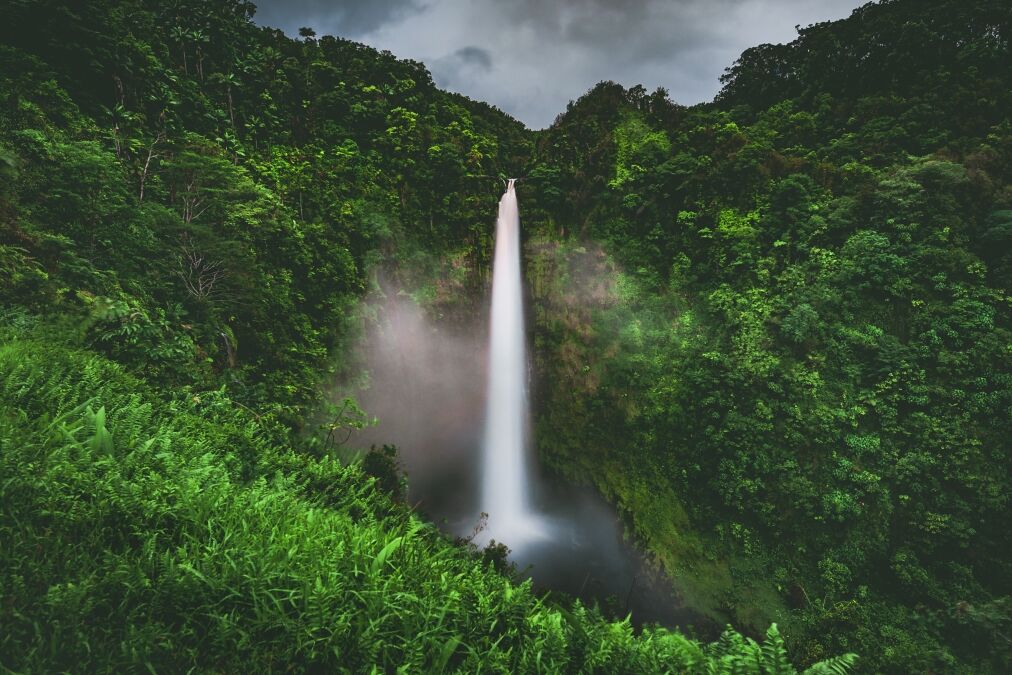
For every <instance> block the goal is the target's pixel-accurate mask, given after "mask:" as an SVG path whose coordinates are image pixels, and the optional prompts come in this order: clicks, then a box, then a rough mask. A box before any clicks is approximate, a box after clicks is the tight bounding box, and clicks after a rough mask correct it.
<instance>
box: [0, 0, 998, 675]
mask: <svg viewBox="0 0 1012 675" xmlns="http://www.w3.org/2000/svg"><path fill="white" fill-rule="evenodd" d="M254 10H255V8H254V6H253V5H252V4H251V3H248V2H244V1H241V0H213V1H211V2H206V1H197V0H168V1H164V2H155V1H154V0H80V1H78V2H66V1H65V0H2V2H0V14H2V16H3V20H2V21H0V466H2V470H0V541H2V542H3V546H0V572H2V573H0V666H2V667H3V669H4V670H7V671H12V672H46V671H100V672H122V671H140V670H150V671H155V672H161V671H166V672H175V671H187V670H189V669H197V670H199V671H208V670H212V671H223V672H253V671H261V670H268V671H274V670H278V671H280V670H297V671H305V670H318V671H325V672H329V671H345V672H370V671H374V672H381V671H382V672H442V671H447V672H451V671H452V672H455V671H459V672H477V671H479V670H486V671H489V672H629V673H644V672H706V673H709V672H761V673H789V672H795V670H796V669H804V668H810V669H811V672H814V673H842V672H848V671H849V670H851V669H852V668H853V669H856V670H857V671H858V672H937V673H941V672H965V673H983V672H1003V671H1006V670H1007V669H1008V668H1009V666H1010V644H1012V621H1010V612H1012V607H1010V604H1012V603H1010V600H1009V594H1010V583H1012V574H1010V572H1012V570H1010V569H1009V565H1010V560H1009V556H1008V551H1009V550H1012V541H1010V536H1009V531H1008V527H1007V520H1008V519H1007V513H1008V495H1009V492H1010V489H1009V487H1010V486H1009V477H1008V469H1007V465H1008V454H1009V440H1008V439H1010V438H1012V373H1010V363H1012V358H1010V357H1012V347H1010V345H1012V332H1010V302H1012V298H1010V296H1009V287H1010V281H1012V277H1010V274H1012V190H1010V188H1009V173H1010V167H1012V164H1010V159H1012V158H1010V151H1012V133H1010V122H1009V117H1008V111H1009V110H1010V109H1012V83H1010V81H1009V80H1010V77H1009V76H1010V69H1009V68H1008V63H1010V62H1012V59H1010V58H1009V57H1010V55H1009V19H1010V14H1012V9H1010V8H1009V6H1008V5H1007V3H1004V2H1000V1H999V0H975V1H973V2H956V1H954V0H920V1H917V2H915V1H914V0H883V1H882V2H878V3H871V4H868V5H865V6H864V7H861V8H859V9H858V10H856V11H855V12H854V14H853V15H852V16H851V17H850V18H848V19H845V20H842V21H838V22H832V23H824V24H817V25H813V26H809V27H807V28H802V29H800V30H799V35H798V38H797V40H795V41H794V42H792V43H790V44H787V45H762V46H758V47H755V48H752V49H749V50H747V51H746V52H745V53H743V54H742V56H741V58H740V59H739V60H738V61H736V62H735V63H734V64H732V65H731V66H730V67H729V68H728V70H727V72H726V75H725V77H724V79H723V85H724V86H723V89H722V91H721V93H720V95H719V96H718V97H717V98H716V99H715V100H714V101H713V102H712V103H708V104H704V105H700V106H694V107H691V108H686V107H683V106H680V105H678V104H677V103H674V102H672V101H671V100H670V99H669V97H668V95H667V93H666V92H664V91H663V90H658V91H655V92H648V91H647V90H646V89H644V88H643V87H633V88H631V89H626V88H624V87H622V86H620V85H617V84H615V83H610V82H602V83H601V84H600V85H598V86H597V87H595V88H594V89H593V90H592V91H590V92H589V93H587V94H586V95H585V96H584V97H582V98H581V99H580V100H578V101H575V102H574V103H572V104H571V105H570V106H569V108H568V109H567V110H566V111H564V112H563V113H562V114H560V116H559V118H558V119H557V120H556V122H555V124H553V125H552V126H551V127H550V128H548V129H546V130H543V131H531V130H528V129H526V128H524V126H523V125H522V124H521V123H519V122H518V121H516V120H514V119H512V118H511V117H509V116H508V115H506V114H505V113H503V112H502V111H500V110H498V109H496V108H494V107H492V106H489V105H486V104H484V103H481V102H476V101H472V100H469V99H467V98H466V97H463V96H461V95H458V94H452V93H449V92H445V91H441V90H439V89H438V88H437V87H436V86H435V85H434V84H433V82H432V79H431V76H430V74H429V72H428V71H427V70H426V68H425V67H424V65H423V64H420V63H417V62H411V61H405V60H398V59H396V58H395V57H394V56H393V55H392V54H390V53H388V52H378V51H376V50H374V49H371V48H369V47H366V46H364V45H360V44H356V43H353V42H350V41H347V40H343V39H341V38H336V37H331V36H323V37H319V36H317V35H316V34H315V33H313V31H311V30H309V29H306V30H303V31H302V34H301V36H300V37H299V38H298V39H294V38H289V37H286V36H285V35H284V34H283V33H281V32H280V31H277V30H273V29H268V28H262V27H258V26H256V25H255V24H254V23H253V22H252V20H251V18H252V16H253V12H254ZM520 175H522V176H525V182H524V183H522V187H521V208H522V210H523V218H524V227H525V237H526V249H525V250H526V257H527V265H526V272H527V278H528V281H529V284H530V287H531V294H532V299H533V304H534V307H533V312H534V317H535V322H534V326H533V329H532V332H533V336H532V340H533V343H534V346H535V354H536V371H537V373H538V379H537V382H536V386H535V399H536V400H535V404H536V435H537V439H536V440H537V444H538V450H539V454H540V456H541V458H542V461H543V462H544V463H545V464H547V465H548V466H550V467H553V468H554V469H556V470H558V471H559V472H560V473H562V474H564V475H566V476H568V477H570V478H571V479H572V480H579V481H585V482H589V483H593V484H594V485H596V486H597V487H598V489H599V490H600V491H601V492H602V494H604V495H605V496H606V497H607V498H608V499H609V500H611V501H612V502H613V503H614V504H615V505H616V506H617V507H618V508H619V509H620V511H621V512H622V513H623V515H624V517H625V518H626V520H627V522H628V526H629V531H630V534H631V536H633V537H634V538H635V539H636V541H637V542H638V543H639V544H640V545H641V546H642V547H643V548H644V549H645V550H647V551H649V552H650V554H651V555H652V556H653V557H654V558H655V559H656V560H657V562H658V565H659V566H660V567H662V568H663V569H664V570H665V571H666V572H667V574H668V576H669V577H671V578H673V579H678V580H679V581H680V583H684V596H685V597H684V599H685V601H686V602H687V603H688V604H690V605H691V606H693V607H694V608H696V609H697V610H698V611H700V612H701V613H703V614H705V615H707V616H709V617H711V618H713V619H714V620H716V621H718V622H720V623H721V624H722V625H723V624H730V625H731V626H733V628H731V627H729V628H728V630H727V631H726V632H725V633H724V634H723V636H721V637H720V639H719V640H717V641H715V642H712V643H706V642H705V641H701V640H698V639H696V638H694V637H693V636H692V635H691V634H690V635H685V634H683V633H681V632H679V631H676V630H667V629H664V628H654V627H648V628H645V629H642V630H634V629H633V627H632V625H631V623H630V622H629V621H628V620H626V619H624V618H623V617H611V616H605V615H604V614H603V613H602V611H601V610H599V609H598V608H595V607H586V606H584V605H581V604H579V603H575V604H574V603H572V602H570V601H568V600H563V599H560V598H556V597H554V596H552V595H551V594H548V595H545V594H542V593H539V592H536V591H535V589H534V588H533V587H532V586H531V584H530V582H529V581H523V580H522V579H521V578H519V577H518V576H516V574H515V573H513V572H511V571H510V570H509V569H508V567H506V568H504V566H503V565H502V564H501V562H502V561H501V559H498V558H497V555H496V552H495V551H482V550H478V549H476V548H475V547H474V546H473V545H469V544H468V542H466V541H464V542H461V541H457V542H454V541H451V540H449V539H448V538H447V537H446V536H445V535H442V534H440V533H439V531H438V530H437V529H436V528H435V527H434V526H432V525H431V524H429V523H426V522H425V521H424V520H423V519H422V518H421V517H420V516H419V515H418V514H416V513H414V512H413V511H412V510H411V509H410V508H409V506H408V505H407V504H405V503H404V500H403V484H402V481H401V480H400V479H399V478H398V476H397V475H396V463H395V460H394V459H392V458H391V456H390V454H389V452H388V451H387V450H386V449H384V450H374V451H372V452H370V453H366V454H365V455H364V458H363V459H360V460H358V461H352V462H349V461H346V459H345V458H346V457H347V455H346V454H345V453H341V452H339V450H340V448H338V447H336V446H338V445H340V444H339V443H337V442H335V439H337V440H338V441H340V439H342V438H344V437H345V435H346V434H345V433H344V432H345V431H347V430H349V429H353V428H355V427H356V426H359V425H361V424H363V423H364V421H365V419H364V417H365V416H364V415H363V414H361V411H359V410H358V409H357V407H356V406H355V405H354V403H353V402H348V403H342V402H340V401H338V402H335V401H333V400H330V399H329V398H328V396H327V395H326V393H325V392H326V391H327V384H328V383H329V382H330V381H331V380H332V378H333V377H334V374H335V373H340V372H342V371H343V370H344V369H345V368H346V367H347V365H348V364H347V359H348V352H349V345H350V343H351V341H353V340H354V339H356V330H357V329H356V316H357V313H356V308H357V307H358V306H359V305H360V303H361V302H362V298H363V296H364V295H365V293H366V292H367V291H368V290H369V288H370V287H371V285H372V284H373V279H374V272H375V270H377V269H381V268H382V269H387V270H393V271H395V273H396V275H397V277H398V279H399V280H400V283H403V284H404V285H405V286H406V287H411V288H413V289H418V288H420V287H425V286H426V285H427V284H428V285H429V287H431V285H432V283H433V280H435V279H439V278H441V277H444V276H446V275H447V274H450V273H453V274H455V275H457V276H458V277H459V281H460V283H459V284H458V285H457V286H455V288H457V289H458V290H460V294H459V295H460V297H458V298H454V299H449V300H448V299H447V298H445V297H442V296H440V295H439V294H437V293H424V292H423V293H419V294H418V297H420V298H422V301H423V303H428V306H429V307H430V308H432V309H434V310H435V309H437V308H438V309H439V311H440V312H442V313H444V314H446V315H447V316H451V317H452V316H453V314H454V312H453V311H452V310H453V308H454V305H455V303H456V304H459V303H464V304H466V303H471V302H475V301H476V300H475V299H476V298H477V299H480V298H481V297H482V293H483V291H484V289H485V284H486V282H487V273H488V267H489V264H490V253H491V246H492V241H491V234H492V232H491V227H492V220H493V214H494V212H495V204H496V201H497V198H498V192H499V185H498V183H497V178H498V177H499V176H520ZM855 653H856V654H860V658H857V657H855V656H853V654H855Z"/></svg>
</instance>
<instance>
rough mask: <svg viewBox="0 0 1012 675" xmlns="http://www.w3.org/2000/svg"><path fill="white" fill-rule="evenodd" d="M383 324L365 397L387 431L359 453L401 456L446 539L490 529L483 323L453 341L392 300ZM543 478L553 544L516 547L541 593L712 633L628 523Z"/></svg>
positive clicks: (375, 434)
mask: <svg viewBox="0 0 1012 675" xmlns="http://www.w3.org/2000/svg"><path fill="white" fill-rule="evenodd" d="M377 316H378V318H377V320H376V321H375V322H374V323H373V324H372V325H371V326H370V327H369V329H368V330H367V334H366V336H365V338H366V339H365V340H364V341H363V344H364V345H368V351H366V352H364V353H363V354H362V358H363V366H364V367H365V369H366V371H367V372H368V373H369V381H368V383H367V384H366V385H364V386H362V387H360V388H358V389H357V391H354V392H353V393H354V394H355V396H356V398H357V400H358V402H359V404H360V405H361V406H362V408H363V409H364V410H365V411H366V412H367V413H368V414H369V415H371V416H376V417H378V418H379V419H380V422H379V424H378V425H377V426H375V427H372V428H369V429H366V430H364V431H363V432H362V433H360V434H359V435H358V436H357V437H356V438H355V439H353V441H352V442H353V443H355V444H357V445H359V446H362V447H368V446H369V445H370V444H377V445H378V444H383V443H392V444H395V445H397V447H398V457H399V462H400V464H401V467H402V468H403V469H404V470H405V472H406V474H407V476H408V485H409V493H408V498H409V500H410V501H411V503H412V504H413V505H414V506H415V508H416V509H417V510H418V511H419V512H420V513H422V514H424V515H425V516H427V517H428V518H430V519H431V520H432V521H433V522H435V523H436V524H437V525H439V526H440V527H441V528H442V529H443V530H444V531H446V532H448V533H450V534H453V535H455V536H467V535H468V534H469V533H471V532H472V531H473V530H474V528H475V527H476V526H477V525H478V523H479V513H478V504H479V495H478V494H477V491H478V489H479V486H480V485H481V479H480V470H481V467H480V465H479V462H480V457H481V448H480V443H481V437H482V425H483V419H482V416H483V413H484V384H485V372H484V371H485V365H484V362H485V356H486V352H485V344H486V335H485V334H484V331H483V329H482V328H481V326H482V325H483V323H482V320H481V319H482V317H476V320H475V322H474V323H475V326H476V328H475V329H474V330H470V331H457V332H454V331H448V330H447V329H446V328H445V327H440V326H438V325H434V324H432V323H431V322H430V321H428V320H427V319H426V318H425V317H424V316H423V315H422V313H421V312H420V311H419V310H418V308H417V307H416V306H415V305H414V303H412V302H411V301H410V300H409V299H406V298H403V297H398V296H392V297H388V298H387V299H386V301H385V302H384V303H383V304H382V305H381V309H380V311H379V312H378V315H377ZM535 464H536V462H535ZM540 473H541V475H540V476H539V477H538V479H537V480H536V481H535V486H534V490H533V492H534V494H533V497H534V502H535V506H536V508H537V510H538V511H539V512H540V513H541V514H542V517H543V518H544V522H545V523H546V524H547V526H548V533H549V536H547V537H545V538H543V539H539V540H534V541H529V542H527V543H526V544H524V545H522V546H516V547H514V546H511V549H515V550H513V551H512V553H511V555H510V560H511V561H512V562H513V563H514V564H515V565H516V566H517V568H518V569H519V570H520V571H521V573H522V574H524V575H526V576H529V577H530V578H531V579H532V580H533V581H534V583H535V586H536V587H538V588H540V589H543V590H551V591H553V592H557V593H564V594H567V595H570V596H573V597H578V598H580V599H581V600H583V601H584V602H586V603H587V604H595V603H596V604H598V605H599V606H600V607H601V608H602V609H603V610H605V611H606V612H607V613H609V614H611V615H613V616H625V615H626V614H627V613H631V615H632V621H633V623H634V624H636V625H642V624H644V623H659V624H661V625H665V626H668V627H674V626H680V627H684V626H687V625H690V624H696V625H697V626H698V627H700V628H704V626H703V625H702V624H705V623H707V622H705V621H704V620H702V619H701V617H699V616H698V615H696V614H694V613H693V612H691V611H690V610H688V609H686V608H685V607H684V606H683V605H682V604H681V603H680V602H679V601H678V599H677V597H676V594H675V592H674V591H673V588H674V587H675V585H673V584H672V582H671V581H670V580H667V579H665V578H663V577H661V576H660V575H659V574H658V573H657V572H656V571H654V570H653V569H651V566H650V565H649V564H648V563H647V562H646V560H645V559H644V557H643V555H642V554H641V553H640V552H639V551H638V550H637V549H636V548H635V547H634V546H632V545H631V544H630V543H628V542H627V541H625V540H624V539H623V529H624V528H623V525H622V523H621V522H620V520H619V518H618V517H617V515H616V513H615V511H614V509H612V507H611V506H610V505H609V504H608V503H607V502H605V501H604V499H603V498H602V497H601V496H600V495H599V494H598V493H597V492H596V491H595V490H593V489H591V488H588V487H582V486H574V485H571V484H567V483H566V482H565V481H563V480H560V479H559V478H557V477H554V476H551V475H546V474H545V473H544V472H540ZM502 543H505V544H506V545H507V546H510V544H511V542H509V541H506V542H502ZM707 632H709V631H707Z"/></svg>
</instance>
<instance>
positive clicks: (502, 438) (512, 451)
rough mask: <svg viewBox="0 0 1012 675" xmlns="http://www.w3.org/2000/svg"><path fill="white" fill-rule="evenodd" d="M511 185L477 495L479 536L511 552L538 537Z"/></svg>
mask: <svg viewBox="0 0 1012 675" xmlns="http://www.w3.org/2000/svg"><path fill="white" fill-rule="evenodd" d="M514 183H515V179H512V178H511V179H510V181H509V184H508V185H507V186H506V193H505V194H504V195H503V196H502V199H500V200H499V220H498V222H497V224H496V238H495V258H494V261H493V268H492V269H493V271H492V320H491V338H490V348H489V363H488V373H489V377H488V391H487V403H486V406H487V407H486V410H485V437H484V443H483V457H482V472H483V476H482V492H481V510H482V511H484V512H486V513H488V522H487V523H486V527H485V530H484V532H482V533H481V535H480V539H482V540H485V541H487V540H488V539H495V540H496V541H500V542H504V543H506V544H508V545H509V546H510V547H512V548H516V547H517V546H519V545H521V544H522V543H523V541H525V540H528V539H531V538H533V537H538V536H540V535H541V524H540V521H539V519H538V518H536V517H535V516H534V514H533V513H532V511H531V506H530V494H529V492H530V475H529V471H528V467H527V445H528V443H527V442H528V430H529V426H530V411H529V409H528V403H527V343H526V337H525V333H524V309H523V286H522V283H521V273H520V213H519V210H518V208H517V195H516V191H515V190H514Z"/></svg>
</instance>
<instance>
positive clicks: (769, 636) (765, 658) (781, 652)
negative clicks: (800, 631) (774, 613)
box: [762, 623, 797, 675]
mask: <svg viewBox="0 0 1012 675" xmlns="http://www.w3.org/2000/svg"><path fill="white" fill-rule="evenodd" d="M762 664H763V672H764V673H767V674H768V675H794V674H795V673H797V671H796V670H795V669H794V666H792V665H791V662H790V661H789V660H788V658H787V646H786V645H785V644H784V638H783V637H782V636H781V635H780V631H779V630H777V625H776V624H775V623H773V624H770V627H769V629H768V630H767V631H766V640H764V641H763V646H762Z"/></svg>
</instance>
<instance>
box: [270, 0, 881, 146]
mask: <svg viewBox="0 0 1012 675" xmlns="http://www.w3.org/2000/svg"><path fill="white" fill-rule="evenodd" d="M254 1H255V2H256V4H257V7H258V9H257V15H256V21H257V22H258V23H261V24H263V25H267V26H273V27H277V28H281V29H283V30H284V31H285V32H286V33H288V34H289V35H293V36H294V35H297V34H298V29H299V28H300V27H302V26H310V27H312V28H313V29H314V30H316V32H317V33H318V34H319V35H327V34H330V35H338V36H341V37H346V38H349V39H352V40H355V41H358V42H364V43H366V44H368V45H372V46H373V47H377V48H379V49H389V50H390V51H392V52H393V53H394V54H396V55H397V56H399V57H402V58H410V59H415V60H418V61H422V62H424V63H425V64H426V65H427V66H428V67H429V70H430V71H432V75H433V79H434V80H435V81H436V84H437V85H439V86H440V87H443V88H444V89H450V90H453V91H458V92H461V93H463V94H466V95H468V96H470V97H471V98H475V99H479V100H483V101H488V102H490V103H493V104H495V105H497V106H499V107H500V108H502V109H503V110H505V111H506V112H508V113H510V114H511V115H514V116H515V117H517V118H518V119H520V120H522V121H523V122H525V123H526V124H527V125H528V126H529V127H532V128H535V129H537V128H542V127H545V126H548V125H549V124H551V122H552V120H554V119H555V116H556V115H558V114H559V113H560V112H563V111H564V110H565V108H566V104H567V103H568V102H569V101H571V100H573V99H576V98H579V97H580V95H582V94H583V93H584V92H585V91H587V90H588V89H589V88H591V87H592V86H594V84H596V83H597V82H600V81H601V80H614V81H616V82H620V83H621V84H623V85H625V86H627V87H628V86H632V85H634V84H643V85H644V86H645V87H647V89H650V90H653V89H655V88H656V87H659V86H660V87H664V88H666V89H667V90H668V92H669V95H670V97H671V99H672V100H674V101H675V102H677V103H682V104H685V105H691V104H693V103H699V102H701V101H709V100H711V99H712V98H713V96H714V94H716V93H717V90H718V89H719V88H720V82H719V81H718V79H717V78H719V77H720V74H721V73H722V72H723V71H724V68H725V67H726V66H729V65H731V63H732V62H733V61H734V60H735V59H736V58H737V57H738V55H739V54H740V53H741V52H742V50H744V49H746V48H748V47H751V46H754V45H757V44H761V43H764V42H789V41H791V40H792V39H794V36H795V35H796V31H795V29H794V27H795V26H796V25H799V24H800V25H801V26H806V25H808V24H811V23H815V22H819V21H827V20H831V19H840V18H843V17H845V16H847V15H849V14H850V12H851V11H852V10H853V9H854V8H855V7H858V6H860V5H862V4H864V2H862V1H860V0H259V1H257V0H254Z"/></svg>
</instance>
